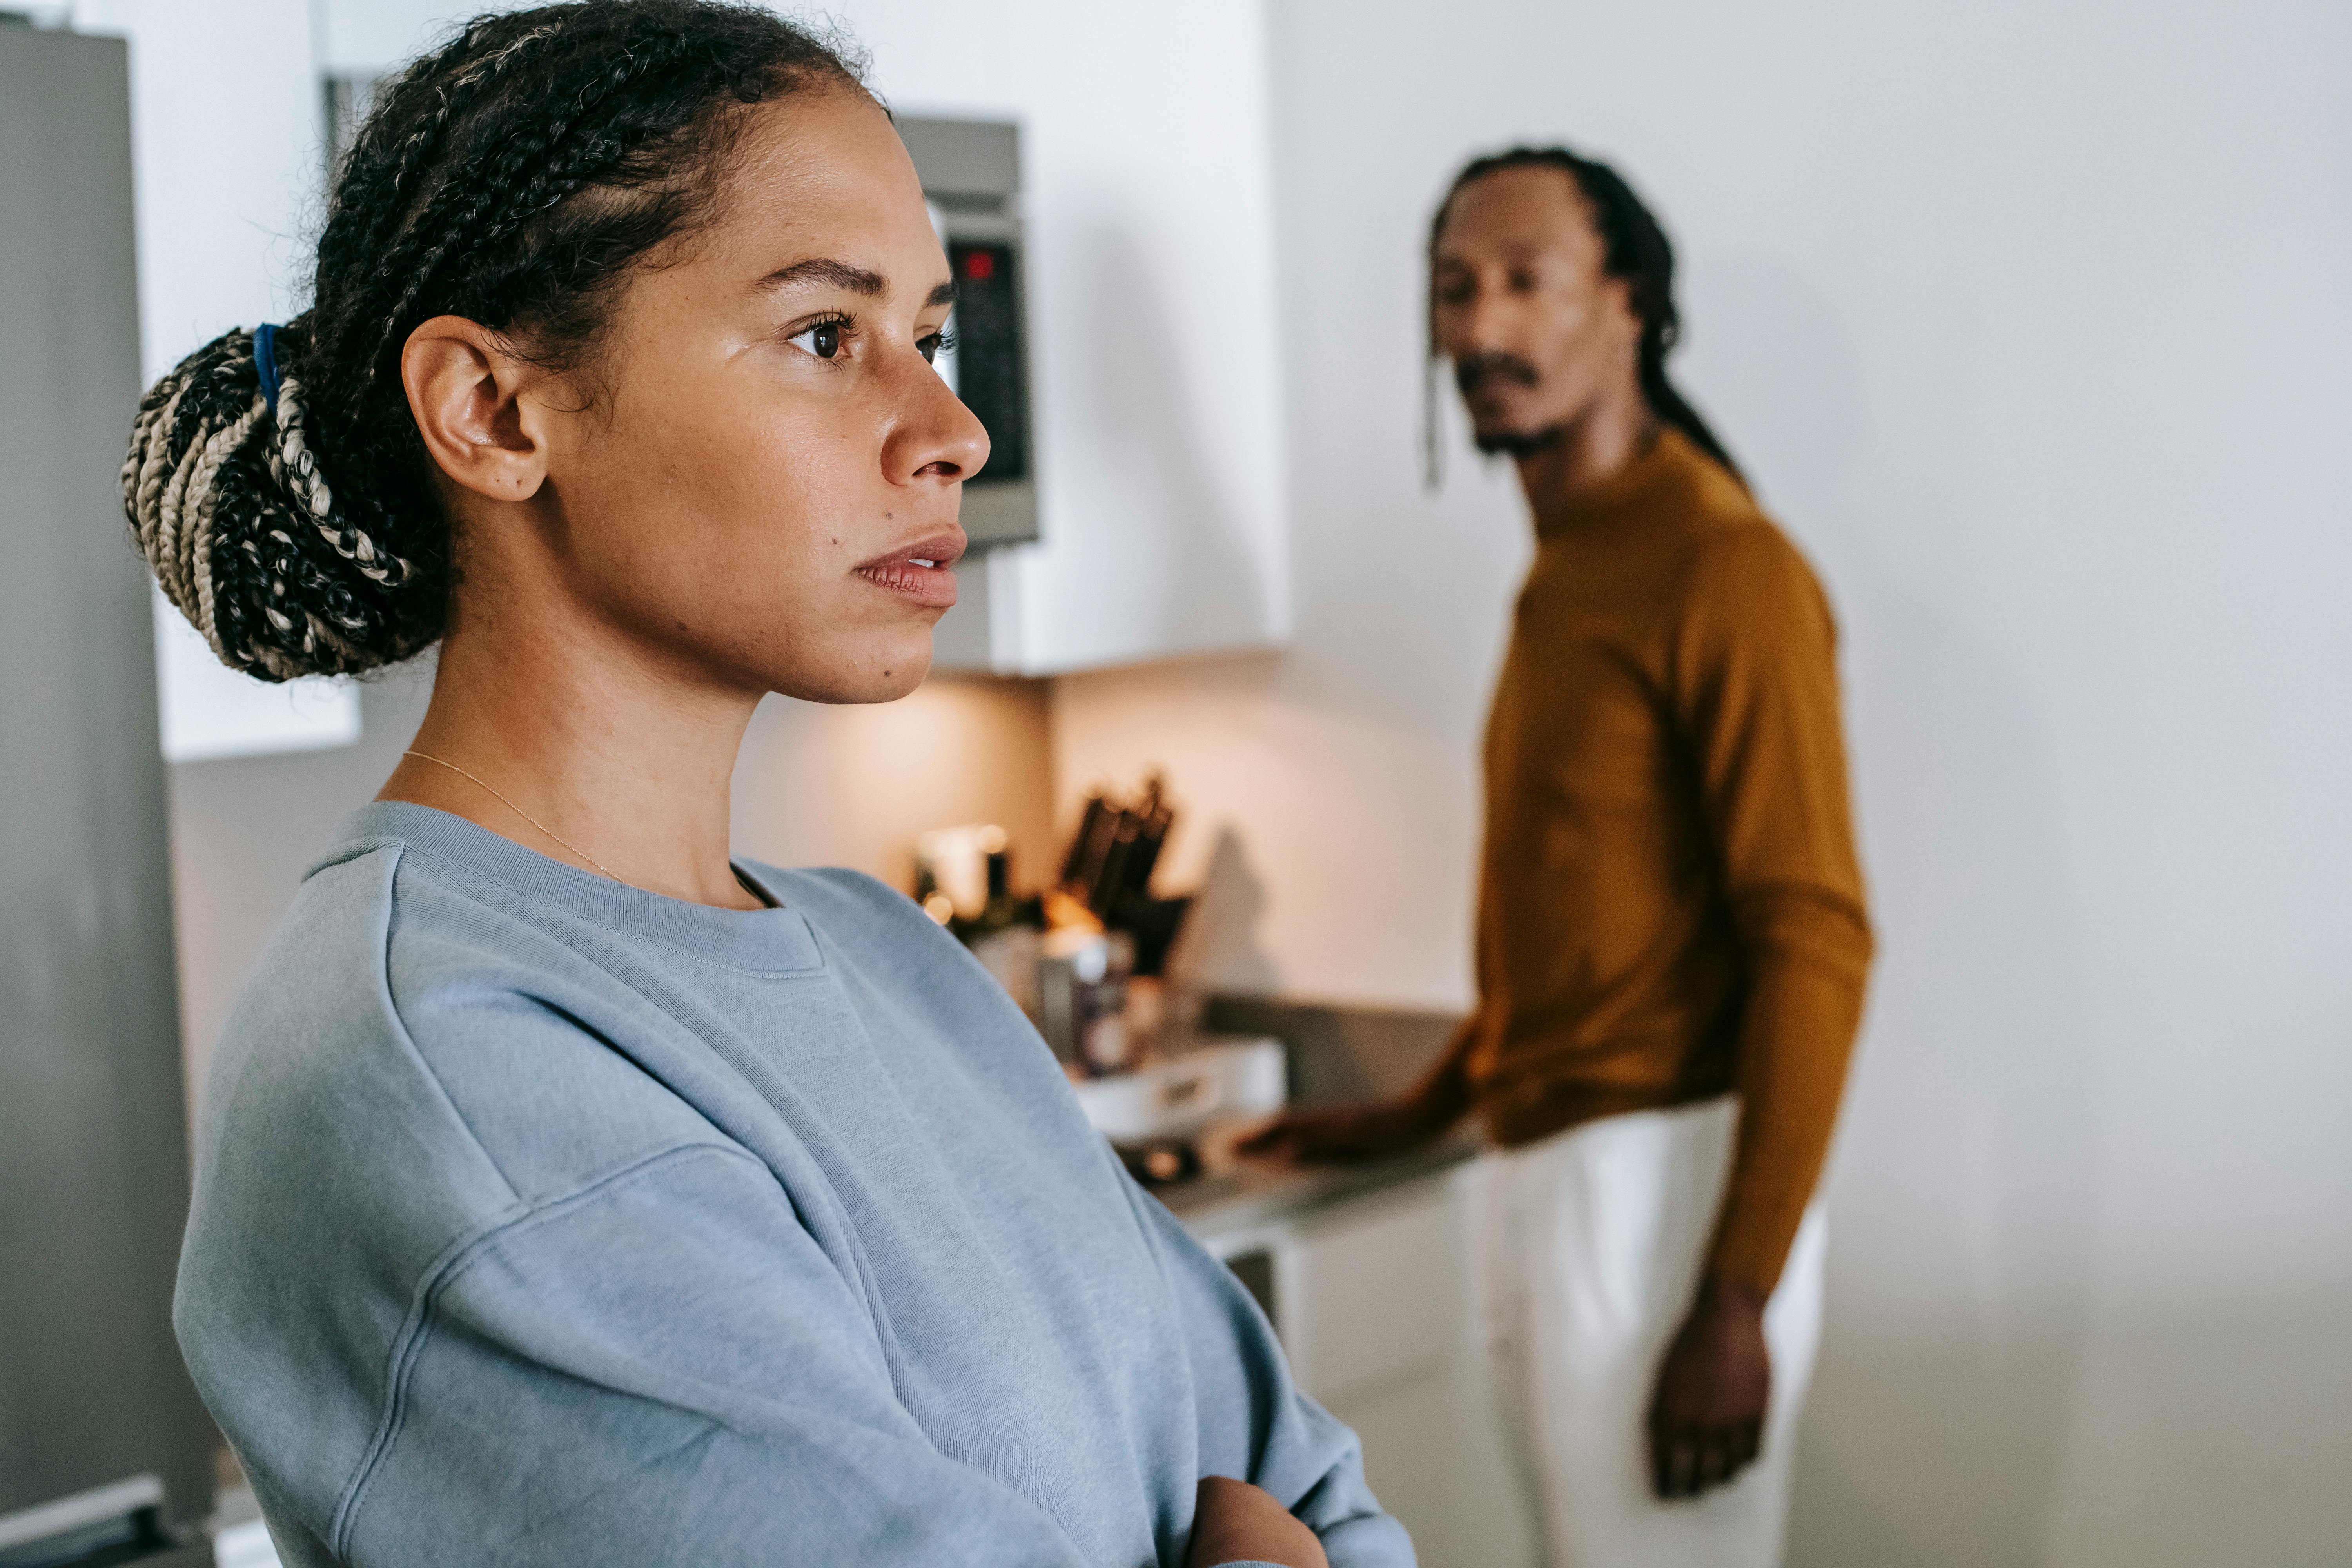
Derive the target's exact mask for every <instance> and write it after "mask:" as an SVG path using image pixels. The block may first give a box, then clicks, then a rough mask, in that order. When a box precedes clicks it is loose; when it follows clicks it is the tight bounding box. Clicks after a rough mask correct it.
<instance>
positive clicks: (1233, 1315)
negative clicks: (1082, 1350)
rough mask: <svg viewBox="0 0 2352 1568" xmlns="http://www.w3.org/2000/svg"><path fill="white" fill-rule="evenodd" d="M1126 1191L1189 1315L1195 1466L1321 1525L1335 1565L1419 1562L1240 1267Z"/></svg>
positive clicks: (1133, 1189)
mask: <svg viewBox="0 0 2352 1568" xmlns="http://www.w3.org/2000/svg"><path fill="white" fill-rule="evenodd" d="M1124 1179H1125V1178H1124V1175H1123V1173H1122V1180H1124ZM1126 1186H1127V1192H1128V1197H1129V1205H1130V1206H1132V1207H1133V1208H1134V1210H1135V1212H1136V1216H1137V1218H1138V1220H1139V1223H1140V1224H1141V1225H1142V1226H1143V1228H1144V1231H1145V1233H1146V1235H1147V1236H1149V1237H1150V1241H1151V1245H1152V1250H1153V1251H1154V1252H1155V1253H1156V1254H1157V1255H1158V1257H1159V1259H1160V1272H1161V1274H1162V1276H1163V1277H1164V1278H1165V1279H1167V1280H1168V1284H1169V1288H1170V1289H1171V1292H1172V1293H1173V1294H1174V1296H1175V1299H1176V1305H1177V1310H1179V1311H1180V1312H1181V1313H1182V1314H1183V1321H1184V1329H1185V1337H1186V1340H1187V1342H1188V1344H1189V1347H1190V1352H1191V1353H1190V1357H1189V1359H1190V1361H1191V1363H1192V1385H1193V1402H1194V1405H1195V1408H1196V1409H1197V1410H1198V1411H1199V1414H1200V1426H1201V1431H1200V1465H1199V1468H1200V1473H1201V1474H1202V1475H1203V1476H1229V1477H1232V1478H1233V1479H1235V1480H1244V1481H1248V1482H1249V1483H1251V1484H1252V1485H1253V1486H1257V1487H1262V1488H1264V1489H1265V1490H1266V1491H1268V1492H1270V1493H1272V1494H1273V1495H1274V1497H1275V1498H1276V1500H1278V1501H1280V1502H1281V1503H1282V1505H1283V1506H1284V1507H1285V1508H1287V1509H1288V1510H1290V1511H1291V1513H1292V1514H1293V1515H1294V1516H1296V1517H1297V1519H1298V1520H1299V1521H1301V1522H1302V1523H1304V1524H1305V1525H1307V1528H1308V1529H1310V1530H1312V1531H1315V1533H1316V1536H1317V1537H1318V1539H1319V1540H1320V1541H1321V1542H1322V1543H1323V1552H1324V1555H1325V1556H1326V1557H1327V1558H1328V1560H1329V1562H1330V1564H1331V1568H1413V1561H1414V1559H1413V1551H1412V1538H1411V1537H1410V1536H1408V1535H1406V1533H1405V1531H1404V1527H1403V1526H1402V1525H1401V1524H1399V1523H1398V1522H1397V1521H1395V1520H1394V1519H1393V1518H1391V1517H1390V1516H1389V1515H1388V1514H1386V1513H1384V1512H1382V1511H1381V1505H1380V1503H1379V1501H1378V1500H1376V1499H1374V1498H1373V1496H1372V1492H1371V1489H1370V1487H1369V1486H1367V1485H1366V1484H1365V1481H1364V1458H1363V1450H1362V1447H1361V1446H1360V1444H1359V1443H1358V1442H1357V1441H1356V1435H1355V1434H1354V1433H1353V1432H1350V1431H1349V1429H1348V1428H1347V1427H1346V1426H1341V1425H1340V1424H1339V1421H1338V1420H1336V1419H1335V1418H1334V1417H1333V1416H1332V1415H1330V1414H1329V1412H1328V1411H1326V1410H1325V1409H1324V1408H1323V1407H1322V1406H1321V1405H1318V1404H1316V1403H1315V1401H1314V1400H1312V1399H1310V1398H1308V1397H1307V1394H1305V1393H1304V1392H1303V1391H1301V1390H1300V1389H1299V1388H1298V1386H1297V1384H1294V1383H1292V1382H1291V1380H1290V1367H1289V1363H1287V1362H1286V1361H1285V1360H1284V1358H1283V1354H1282V1346H1281V1345H1280V1343H1278V1342H1276V1339H1275V1337H1274V1330H1273V1328H1272V1327H1271V1326H1270V1325H1269V1324H1268V1323H1267V1322H1266V1321H1265V1313H1263V1312H1261V1311H1259V1310H1258V1309H1257V1303H1256V1302H1255V1300H1251V1298H1250V1294H1249V1292H1248V1291H1247V1290H1245V1289H1243V1288H1242V1284H1241V1281H1240V1280H1239V1279H1235V1278H1234V1272H1233V1270H1232V1269H1230V1268H1226V1267H1225V1266H1224V1265H1223V1263H1221V1262H1219V1261H1218V1260H1217V1259H1216V1258H1213V1257H1212V1256H1211V1255H1210V1254H1209V1252H1208V1251H1207V1250H1206V1249H1205V1248H1203V1247H1202V1246H1201V1244H1200V1243H1199V1242H1197V1241H1194V1240H1193V1239H1192V1237H1191V1236H1190V1235H1189V1234H1187V1233H1186V1231H1185V1230H1184V1228H1183V1226H1180V1225H1179V1224H1177V1223H1176V1220H1175V1218H1174V1216H1173V1215H1170V1214H1169V1212H1168V1211H1167V1209H1166V1208H1164V1207H1162V1206H1161V1205H1160V1203H1159V1202H1157V1201H1156V1200H1155V1199H1153V1198H1152V1197H1150V1195H1149V1194H1145V1193H1144V1192H1143V1191H1142V1190H1141V1189H1139V1188H1138V1187H1137V1186H1136V1185H1135V1184H1134V1183H1133V1182H1132V1181H1127V1182H1126ZM1219 1568H1252V1565H1251V1564H1248V1563H1224V1564H1220V1565H1219Z"/></svg>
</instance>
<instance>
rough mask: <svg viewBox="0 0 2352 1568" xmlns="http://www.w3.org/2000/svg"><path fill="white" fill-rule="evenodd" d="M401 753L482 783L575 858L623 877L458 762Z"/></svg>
mask: <svg viewBox="0 0 2352 1568" xmlns="http://www.w3.org/2000/svg"><path fill="white" fill-rule="evenodd" d="M400 754H401V755H402V756H404V757H415V759H416V760H417V761H419V762H425V763H440V765H441V766H443V767H445V768H447V769H448V770H449V771H450V772H451V773H456V774H457V775H458V776H459V777H461V778H468V779H473V780H474V782H475V783H476V784H480V785H481V786H482V787H483V788H484V789H487V790H489V792H490V793H491V794H492V795H498V796H499V804H500V805H504V806H505V807H506V808H507V809H508V810H509V811H511V812H513V813H514V814H515V815H516V816H520V817H521V818H522V819H523V820H524V821H525V822H528V823H530V825H531V826H533V827H536V828H538V829H539V830H540V831H541V833H544V834H546V835H547V836H548V837H550V838H552V839H554V840H555V841H556V842H557V843H558V844H561V845H562V846H563V847H565V848H566V849H569V850H570V851H572V856H573V858H576V859H581V860H585V861H587V862H588V864H590V865H591V866H593V867H595V868H596V869H597V870H599V871H602V872H604V875H605V876H607V877H612V879H613V880H614V881H615V882H617V881H619V880H620V879H619V878H618V877H614V876H613V873H612V871H611V870H610V869H608V868H606V867H605V865H604V862H603V861H602V860H599V859H597V858H596V857H594V856H593V855H591V854H589V853H588V851H586V850H585V849H583V848H581V847H580V846H578V845H577V844H574V843H572V840H570V839H569V838H566V837H563V835H562V834H561V833H558V832H556V831H555V829H553V828H552V827H550V826H548V825H547V824H545V823H544V822H541V820H540V819H539V818H537V817H535V816H532V815H531V814H530V813H529V812H527V811H525V810H524V809H523V808H522V807H520V806H519V805H516V804H515V803H514V802H512V801H510V800H509V799H507V797H506V796H504V795H499V792H498V791H497V790H496V789H493V788H491V786H490V784H488V782H487V781H485V780H482V779H478V778H474V775H473V774H472V773H467V772H466V770H465V769H463V768H461V767H459V766H458V765H457V763H444V762H442V761H441V759H440V758H438V757H436V756H434V755H432V754H431V753H430V752H401V753H400Z"/></svg>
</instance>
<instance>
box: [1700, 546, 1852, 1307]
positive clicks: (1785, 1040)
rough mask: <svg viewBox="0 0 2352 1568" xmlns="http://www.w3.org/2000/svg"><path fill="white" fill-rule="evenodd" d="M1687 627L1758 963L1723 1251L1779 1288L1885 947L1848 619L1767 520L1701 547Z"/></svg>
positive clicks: (1703, 801) (1710, 773)
mask: <svg viewBox="0 0 2352 1568" xmlns="http://www.w3.org/2000/svg"><path fill="white" fill-rule="evenodd" d="M1678 637H1679V644H1678V647H1676V649H1675V705H1676V707H1677V709H1678V714H1677V718H1678V721H1679V725H1680V728H1681V729H1682V731H1683V733H1684V735H1685V741H1686V743H1687V745H1688V746H1689V748H1690V750H1691V753H1692V758H1693V761H1694V763H1696V773H1697V779H1698V786H1699V792H1700V797H1701V798H1700V802H1699V804H1700V807H1701V809H1702V811H1703V814H1704V816H1705V817H1706V822H1707V825H1708V827H1709V829H1710V831H1711V834H1712V837H1713V839H1714V842H1715V846H1716V848H1717V855H1718V857H1719V867H1720V870H1721V875H1722V885H1723V888H1724V890H1725V894H1726V896H1727V900H1728V905H1729V913H1730V918H1731V921H1732V923H1733V926H1734V928H1735V930H1736V932H1737V934H1738V942H1739V945H1740V947H1741V949H1742V950H1743V952H1744V954H1745V957H1746V961H1747V973H1746V976H1745V985H1744V988H1743V993H1742V995H1743V1001H1742V1012H1741V1017H1740V1022H1739V1031H1738V1089H1739V1096H1740V1106H1741V1110H1740V1120H1739V1133H1738V1143H1737V1145H1736V1148H1735V1150H1734V1153H1733V1158H1732V1168H1731V1175H1730V1179H1729V1182H1728V1184H1727V1188H1726V1191H1725V1194H1724V1200H1723V1206H1722V1209H1721V1211H1720V1215H1719V1217H1718V1218H1717V1226H1716V1234H1715V1237H1714V1241H1713V1244H1712V1248H1711V1250H1710V1253H1709V1255H1708V1265H1709V1268H1710V1269H1711V1270H1712V1271H1713V1272H1714V1273H1716V1274H1717V1275H1719V1276H1721V1277H1724V1278H1727V1279H1736V1280H1739V1281H1741V1282H1744V1283H1746V1284H1748V1285H1751V1286H1753V1287H1755V1288H1756V1289H1759V1290H1761V1291H1765V1292H1768V1293H1769V1291H1770V1289H1772V1287H1773V1285H1774V1284H1775V1283H1776V1282H1777V1281H1778V1280H1779V1279H1780V1268H1781V1266H1782V1264H1783V1263H1784V1262H1785V1261H1786V1260H1787V1258H1788V1253H1789V1248H1790V1245H1791V1243H1792V1242H1793V1241H1794V1240H1795V1237H1796V1234H1797V1227H1798V1226H1799V1225H1800V1224H1801V1222H1802V1220H1803V1218H1804V1214H1805V1208H1806V1205H1808V1204H1809V1203H1810V1202H1811V1198H1812V1193H1813V1188H1814V1184H1815V1183H1816V1182H1817V1181H1818V1180H1819V1179H1820V1175H1821V1171H1822V1162H1823V1160H1824V1158H1825V1157H1826V1155H1827V1152H1828V1148H1829V1141H1830V1133H1831V1130H1832V1126H1833V1124H1834V1123H1835V1121H1836V1118H1837V1109H1838V1100H1839V1098H1840V1096H1841V1094H1842V1093H1843V1089H1844V1084H1845V1072H1846V1063H1847V1058H1848V1057H1849V1056H1850V1054H1851V1053H1852V1050H1853V1037H1854V1032H1855V1029H1856V1028H1857V1027H1858V1026H1859V1024H1860V1020H1861V1014H1862V1002H1863V988H1864V977H1865V975H1866V973H1867V971H1868V968H1869V963H1870V956H1871V932H1870V925H1869V921H1868V918H1867V915H1866V914H1865V912H1864V897H1863V887H1862V874H1861V869H1860V867H1859V865H1858V863H1857V861H1856V858H1855V854H1854V847H1853V826H1852V820H1851V814H1850V810H1849V807H1848V804H1847V795H1846V763H1845V745H1844V740H1843V733H1842V729H1841V724H1840V720H1839V710H1838V708H1839V705H1838V688H1837V669H1836V631H1835V627H1834V625H1833V623H1832V618H1831V615H1830V608H1829V604H1828V601H1827V599H1826V598H1825V597H1824V595H1822V590H1821V586H1820V584H1818V583H1817V582H1816V581H1815V580H1814V577H1813V574H1812V572H1811V569H1810V568H1809V567H1808V566H1807V565H1806V563H1805V562H1804V560H1803V558H1802V557H1801V556H1800V555H1799V554H1798V553H1797V552H1796V550H1795V548H1794V547H1793V546H1792V545H1790V543H1789V542H1788V541H1787V540H1786V539H1785V538H1783V537H1782V536H1781V535H1780V532H1779V531H1778V530H1777V529H1774V528H1773V527H1771V526H1770V525H1769V523H1764V522H1761V521H1759V522H1757V523H1756V524H1754V525H1752V526H1744V527H1740V528H1738V529H1737V530H1734V531H1727V532H1726V533H1724V534H1721V535H1717V537H1715V538H1714V539H1712V540H1711V541H1710V542H1708V543H1707V544H1706V546H1705V547H1704V548H1703V550H1702V551H1701V552H1700V553H1699V556H1698V559H1697V560H1696V563H1695V565H1694V568H1693V571H1692V573H1691V575H1690V579H1689V583H1688V596H1687V599H1686V601H1685V614H1684V616H1683V617H1682V620H1681V623H1680V630H1679V633H1678Z"/></svg>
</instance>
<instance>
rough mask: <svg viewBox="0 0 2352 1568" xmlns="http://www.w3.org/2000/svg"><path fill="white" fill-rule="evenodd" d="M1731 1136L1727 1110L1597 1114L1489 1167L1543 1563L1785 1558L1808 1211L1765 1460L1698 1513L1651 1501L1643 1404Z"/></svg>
mask: <svg viewBox="0 0 2352 1568" xmlns="http://www.w3.org/2000/svg"><path fill="white" fill-rule="evenodd" d="M1737 1127H1738V1104H1737V1102H1736V1101H1735V1100H1730V1099H1723V1100H1709V1101H1706V1103H1704V1104H1700V1105H1693V1106H1684V1107H1678V1108H1676V1109H1675V1110H1645V1111H1637V1112H1633V1113H1631V1114H1628V1115H1623V1116H1608V1117H1602V1118H1601V1119H1599V1120H1597V1121H1589V1122H1586V1123H1584V1124H1583V1125H1581V1126H1579V1127H1573V1128H1570V1130H1569V1131H1565V1132H1562V1133H1559V1134H1558V1135H1557V1136H1555V1137H1551V1138H1547V1139H1545V1140H1544V1141H1543V1142H1540V1143H1535V1144H1530V1145H1529V1146H1528V1147H1527V1148H1524V1149H1517V1150H1513V1151H1511V1152H1508V1153H1506V1154H1503V1155H1501V1156H1499V1157H1497V1159H1496V1161H1495V1163H1494V1167H1493V1169H1492V1171H1491V1173H1490V1175H1489V1184H1488V1188H1487V1201H1486V1223H1485V1225H1484V1226H1483V1227H1482V1228H1483V1233H1484V1234H1483V1237H1482V1245H1481V1248H1480V1251H1481V1254H1482V1257H1481V1271H1482V1273H1483V1275H1484V1283H1485V1294H1486V1304H1487V1310H1488V1313H1489V1320H1490V1321H1489V1329H1490V1332H1491V1334H1492V1344H1493V1349H1494V1355H1495V1374H1496V1376H1495V1382H1496V1394H1497V1397H1498V1401H1499V1403H1500V1405H1501V1406H1502V1412H1503V1415H1504V1426H1505V1428H1506V1432H1507V1437H1508V1439H1509V1443H1510V1447H1512V1449H1513V1450H1514V1451H1515V1452H1514V1457H1515V1458H1517V1461H1518V1463H1519V1466H1520V1468H1521V1471H1522V1476H1523V1479H1524V1481H1525V1484H1526V1486H1527V1488H1528V1493H1529V1495H1530V1496H1531V1497H1532V1498H1533V1500H1534V1501H1535V1505H1536V1515H1537V1524H1538V1532H1539V1541H1540V1543H1541V1551H1540V1552H1539V1557H1540V1560H1541V1561H1542V1562H1544V1563H1546V1564H1548V1568H1685V1565H1688V1568H1777V1565H1778V1564H1779V1563H1780V1554H1781V1543H1782V1538H1783V1536H1784V1535H1785V1534H1786V1531H1787V1525H1788V1514H1789V1483H1790V1477H1791V1474H1792V1471H1793V1458H1794V1456H1793V1455H1792V1454H1791V1453H1790V1448H1791V1447H1792V1445H1793V1443H1794V1440H1795V1437H1796V1426H1797V1413H1798V1411H1799V1410H1800V1409H1801V1407H1802V1405H1804V1402H1805V1390H1806V1387H1807V1385H1808V1384H1810V1383H1811V1379H1812V1372H1813V1352H1814V1350H1815V1349H1816V1347H1817V1346H1818V1345H1819V1343H1820V1342H1821V1326H1822V1260H1823V1257H1824V1255H1825V1253H1826V1250H1827V1241H1828V1231H1827V1226H1826V1225H1825V1223H1824V1221H1823V1219H1822V1213H1821V1208H1820V1205H1818V1204H1816V1205H1814V1207H1813V1208H1812V1210H1811V1212H1810V1213H1808V1214H1807V1215H1806V1216H1805V1221H1804V1225H1803V1226H1802V1227H1801V1229H1800V1230H1799V1231H1798V1233H1797V1240H1796V1245H1795V1247H1793V1248H1792V1249H1791V1250H1790V1255H1789V1262H1788V1267H1787V1268H1785V1269H1784V1270H1783V1271H1782V1273H1781V1276H1780V1286H1779V1288H1778V1289H1775V1290H1774V1291H1773V1293H1772V1300H1771V1302H1770V1304H1769V1306H1767V1307H1766V1309H1765V1312H1764V1338H1765V1342H1766V1343H1767V1345H1768V1346H1769V1349H1770V1351H1771V1356H1772V1396H1771V1405H1770V1407H1769V1410H1768V1411H1767V1413H1766V1416H1765V1424H1764V1447H1763V1453H1762V1454H1761V1456H1760V1457H1759V1458H1758V1459H1757V1460H1756V1461H1755V1462H1754V1463H1753V1464H1751V1465H1749V1466H1748V1468H1746V1469H1744V1470H1742V1471H1741V1472H1740V1473H1739V1475H1738V1479H1735V1480H1734V1481H1732V1483H1731V1484H1730V1485H1728V1486H1724V1487H1717V1488H1716V1489H1712V1490H1710V1491H1707V1492H1706V1493H1704V1494H1702V1495H1701V1496H1700V1497H1698V1498H1696V1499H1688V1500H1679V1501H1674V1502H1661V1501H1660V1500H1658V1499H1657V1498H1656V1497H1654V1495H1653V1494H1652V1492H1651V1490H1650V1477H1649V1459H1648V1437H1647V1435H1646V1423H1647V1419H1648V1415H1649V1406H1650V1395H1651V1393H1652V1391H1653V1389H1654V1387H1655V1385H1656V1379H1657V1373H1658V1364H1659V1362H1660V1360H1661V1359H1662V1358H1663V1357H1664V1354H1665V1352H1666V1347H1667V1346H1668V1344H1669V1343H1671V1342H1672V1341H1673V1339H1674V1335H1675V1330H1676V1329H1678V1328H1680V1327H1681V1325H1682V1321H1683V1318H1684V1316H1685V1314H1686V1313H1687V1312H1688V1311H1689V1310H1690V1305H1691V1301H1692V1299H1693V1295H1694V1292H1695V1291H1696V1288H1697V1283H1698V1272H1699V1268H1700V1264H1701V1261H1702V1259H1703V1256H1704V1254H1705V1252H1706V1245H1707V1242H1708V1240H1709V1238H1710V1237H1711V1236H1712V1234H1713V1231H1714V1227H1715V1218H1716V1212H1717V1207H1718V1206H1719V1205H1720V1204H1721V1201H1722V1197H1723V1186H1724V1181H1725V1177H1726V1175H1727V1173H1728V1171H1729V1169H1730V1164H1731V1149H1732V1137H1733V1134H1734V1132H1735V1131H1736V1130H1737Z"/></svg>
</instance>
